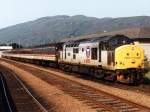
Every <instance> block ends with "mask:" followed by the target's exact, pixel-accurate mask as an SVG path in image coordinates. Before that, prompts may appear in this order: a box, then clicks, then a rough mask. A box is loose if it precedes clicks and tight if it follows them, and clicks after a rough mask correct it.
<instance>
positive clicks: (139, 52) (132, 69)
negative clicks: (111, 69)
mask: <svg viewBox="0 0 150 112" xmlns="http://www.w3.org/2000/svg"><path fill="white" fill-rule="evenodd" d="M143 68H144V50H143V49H142V48H141V47H139V46H136V45H123V46H120V47H118V48H117V49H115V70H116V74H117V81H120V82H123V83H137V82H141V81H142V79H143Z"/></svg>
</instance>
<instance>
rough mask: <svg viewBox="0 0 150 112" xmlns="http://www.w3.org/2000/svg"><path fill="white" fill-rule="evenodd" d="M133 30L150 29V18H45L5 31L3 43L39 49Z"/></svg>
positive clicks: (64, 16)
mask: <svg viewBox="0 0 150 112" xmlns="http://www.w3.org/2000/svg"><path fill="white" fill-rule="evenodd" d="M133 27H150V17H149V16H137V17H124V18H123V17H122V18H101V19H99V18H94V17H86V16H83V15H77V16H66V15H62V16H53V17H44V18H40V19H37V20H34V21H29V22H26V23H22V24H17V25H14V26H10V27H7V28H4V29H1V30H0V44H2V43H13V42H16V43H20V44H22V45H23V46H35V45H40V44H47V43H51V42H58V41H60V40H62V39H63V38H66V37H76V36H79V35H85V34H90V33H95V32H105V31H107V32H108V31H115V30H121V29H125V28H133Z"/></svg>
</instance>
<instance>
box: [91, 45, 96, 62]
mask: <svg viewBox="0 0 150 112" xmlns="http://www.w3.org/2000/svg"><path fill="white" fill-rule="evenodd" d="M91 59H93V60H97V48H91Z"/></svg>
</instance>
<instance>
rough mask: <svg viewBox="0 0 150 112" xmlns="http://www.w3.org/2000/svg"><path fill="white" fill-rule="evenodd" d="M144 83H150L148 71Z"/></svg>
mask: <svg viewBox="0 0 150 112" xmlns="http://www.w3.org/2000/svg"><path fill="white" fill-rule="evenodd" d="M144 83H145V84H150V71H149V72H147V73H146V74H145V77H144Z"/></svg>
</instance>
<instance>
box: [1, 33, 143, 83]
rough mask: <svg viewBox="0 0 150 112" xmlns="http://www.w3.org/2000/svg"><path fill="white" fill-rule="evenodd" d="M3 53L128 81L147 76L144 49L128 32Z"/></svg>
mask: <svg viewBox="0 0 150 112" xmlns="http://www.w3.org/2000/svg"><path fill="white" fill-rule="evenodd" d="M2 57H3V58H8V59H13V60H18V61H24V62H29V63H34V64H40V65H47V66H51V67H56V68H59V69H62V70H64V71H68V72H77V73H81V74H84V75H90V76H92V77H95V78H98V79H102V80H111V81H117V82H121V83H127V84H130V83H132V84H135V83H141V82H142V81H143V76H144V50H143V49H142V48H141V47H140V46H137V45H134V43H133V40H132V39H130V38H129V37H127V36H125V35H107V36H101V37H95V38H90V39H82V40H70V41H66V42H63V43H61V42H60V43H54V44H50V45H49V46H45V47H36V48H26V49H18V50H12V51H9V52H4V53H3V54H2Z"/></svg>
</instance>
